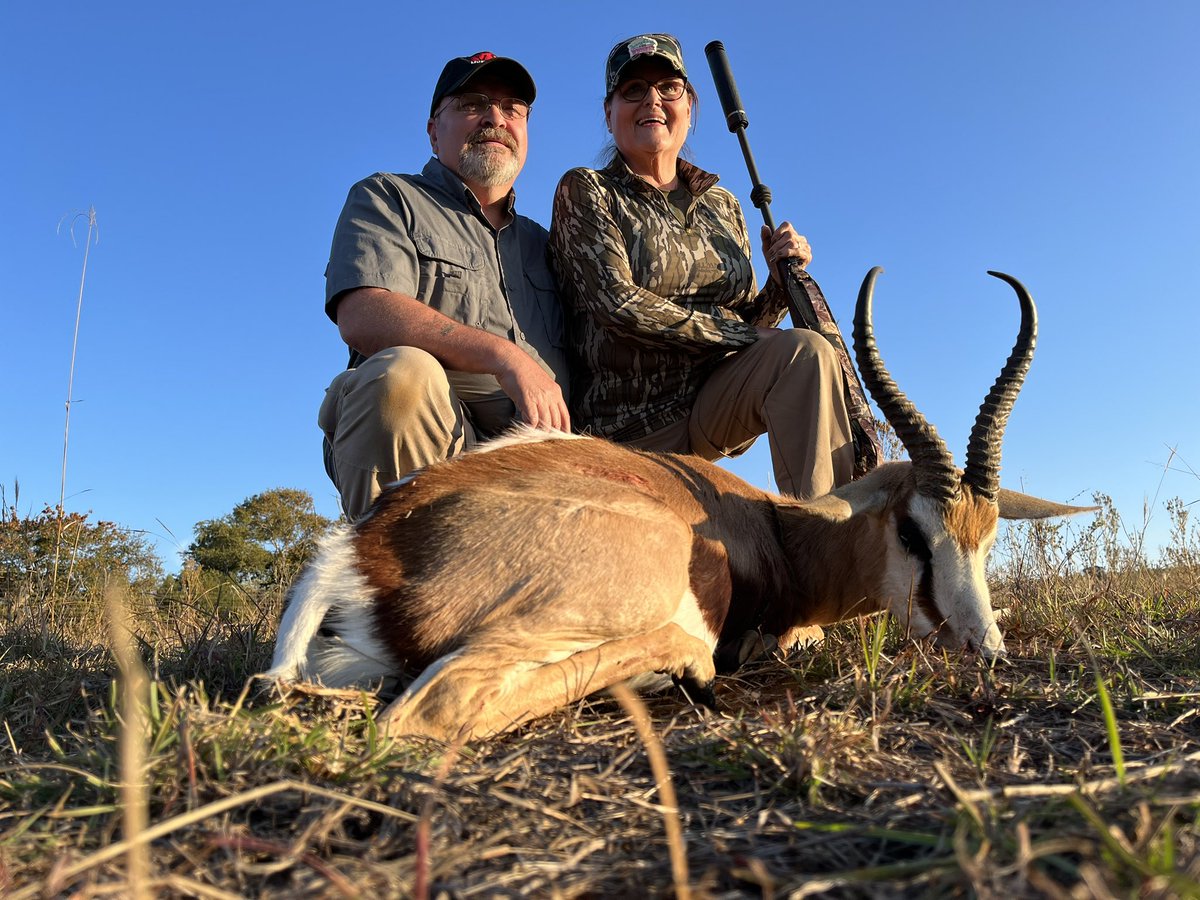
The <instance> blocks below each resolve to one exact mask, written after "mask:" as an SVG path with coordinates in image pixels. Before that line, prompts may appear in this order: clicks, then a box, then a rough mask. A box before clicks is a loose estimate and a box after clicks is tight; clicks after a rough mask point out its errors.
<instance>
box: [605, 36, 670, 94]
mask: <svg viewBox="0 0 1200 900" xmlns="http://www.w3.org/2000/svg"><path fill="white" fill-rule="evenodd" d="M639 59H661V60H663V61H664V62H666V63H667V64H668V65H669V66H670V67H671V68H672V69H674V70H675V71H676V72H677V73H678V74H679V75H682V76H683V77H684V78H687V69H685V68H684V67H683V48H682V47H680V46H679V41H677V40H676V39H675V38H674V37H672V36H671V35H669V34H639V35H638V36H637V37H632V38H627V39H626V40H623V41H621V43H619V44H617V46H615V47H613V48H612V52H610V53H609V54H608V64H607V65H606V66H605V67H604V96H606V97H607V96H608V95H609V94H611V93H612V92H613V91H614V90H615V89H616V87H617V84H618V83H619V82H620V80H621V70H622V69H624V68H625V67H626V66H627V65H629V64H630V63H631V62H634V61H635V60H639Z"/></svg>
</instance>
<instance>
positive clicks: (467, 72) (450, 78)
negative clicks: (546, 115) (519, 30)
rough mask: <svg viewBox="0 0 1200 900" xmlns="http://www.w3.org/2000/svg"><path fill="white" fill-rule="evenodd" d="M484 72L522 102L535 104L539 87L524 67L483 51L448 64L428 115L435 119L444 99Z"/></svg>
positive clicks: (461, 57)
mask: <svg viewBox="0 0 1200 900" xmlns="http://www.w3.org/2000/svg"><path fill="white" fill-rule="evenodd" d="M484 70H487V73H488V75H491V76H494V77H496V78H500V79H502V80H504V81H506V82H507V83H508V85H509V86H510V87H511V88H512V89H513V92H514V93H516V95H517V97H518V98H519V99H521V100H524V101H525V102H526V103H533V98H534V97H535V96H537V88H535V87H534V85H533V78H532V77H530V75H529V73H528V72H527V71H525V67H524V66H523V65H521V64H520V63H519V62H517V61H516V60H515V59H509V58H508V57H507V56H497V55H496V54H495V53H489V52H488V51H486V50H484V51H481V52H479V53H476V54H475V55H474V56H456V57H455V58H454V59H452V60H450V62H448V63H446V67H445V68H444V69H442V74H441V77H439V78H438V81H437V86H436V87H435V88H434V89H433V102H432V103H430V104H429V115H430V116H432V115H433V114H434V113H435V112H436V111H437V105H438V103H440V102H441V100H442V98H443V97H445V96H447V95H448V94H453V93H454V92H455V91H457V90H458V89H459V88H461V87H462V86H463V85H465V84H466V83H467V82H468V81H470V80H471V79H472V78H475V77H476V76H478V75H482V74H483V72H484Z"/></svg>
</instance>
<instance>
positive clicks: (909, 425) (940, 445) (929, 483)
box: [854, 266, 959, 502]
mask: <svg viewBox="0 0 1200 900" xmlns="http://www.w3.org/2000/svg"><path fill="white" fill-rule="evenodd" d="M882 271H883V269H882V268H880V267H879V266H875V267H874V268H873V269H871V271H870V272H868V273H867V277H866V278H864V279H863V283H862V288H861V289H860V290H859V292H858V304H857V306H856V307H855V309H854V357H855V359H857V360H858V369H859V371H860V372H861V373H862V377H863V382H864V383H865V384H866V386H867V390H869V391H870V392H871V396H872V397H873V398H874V400H875V402H876V403H877V404H878V405H879V410H880V412H882V413H883V415H884V418H886V419H887V420H888V422H889V423H890V424H891V426H892V428H894V429H895V431H896V436H897V437H898V438H900V442H901V443H902V444H903V445H904V449H905V450H907V451H908V456H909V458H910V459H911V460H912V462H913V470H914V472H915V474H916V478H917V485H918V487H919V488H920V490H921V492H922V493H923V494H926V495H927V496H931V497H933V498H935V499H938V500H941V501H943V502H948V501H950V500H953V499H954V498H955V497H957V496H958V494H959V478H958V471H957V470H956V469H955V468H954V457H952V456H951V455H950V451H949V450H948V449H947V448H946V443H945V441H943V440H942V439H941V438H940V437H939V436H938V433H937V429H935V428H934V427H933V426H932V425H930V424H929V423H928V422H927V421H925V417H924V416H923V415H921V413H920V412H919V411H918V410H917V408H916V407H915V406H914V405H913V404H912V403H911V402H910V401H909V399H908V398H907V397H906V396H904V393H903V392H902V391H901V390H900V388H899V387H897V386H896V382H895V381H893V380H892V376H891V375H889V374H888V371H887V369H886V368H884V365H883V360H882V359H880V356H879V348H878V346H876V344H875V327H874V326H873V325H872V324H871V302H872V298H873V296H874V294H875V279H876V278H877V277H878V276H879V274H880V273H881V272H882Z"/></svg>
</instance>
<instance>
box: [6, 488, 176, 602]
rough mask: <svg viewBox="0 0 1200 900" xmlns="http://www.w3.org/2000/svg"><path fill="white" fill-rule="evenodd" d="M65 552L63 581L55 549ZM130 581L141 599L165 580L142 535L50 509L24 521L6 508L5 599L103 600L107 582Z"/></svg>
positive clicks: (158, 561) (155, 557) (25, 518)
mask: <svg viewBox="0 0 1200 900" xmlns="http://www.w3.org/2000/svg"><path fill="white" fill-rule="evenodd" d="M60 525H61V539H62V549H61V558H60V561H59V566H58V574H57V578H55V577H54V573H53V568H54V547H55V541H56V540H57V539H58V536H59V534H60ZM114 576H118V577H120V578H122V579H124V580H125V581H126V582H127V583H128V584H129V585H130V587H131V588H133V589H134V591H135V592H136V593H146V594H148V593H150V592H151V591H153V589H154V588H155V587H156V586H157V585H158V582H159V581H160V580H161V578H162V562H161V560H159V558H158V556H156V555H155V553H154V551H153V550H152V549H151V547H150V544H149V542H148V541H147V540H146V538H145V537H144V536H142V535H141V534H139V533H137V532H133V531H130V530H128V529H126V528H122V527H120V526H119V525H117V524H116V523H114V522H92V521H89V519H88V514H86V513H68V512H62V511H60V510H59V509H58V508H57V507H52V506H47V507H46V508H45V509H43V510H42V511H41V512H40V513H38V514H37V515H33V516H22V515H20V514H19V513H18V512H17V509H16V507H15V506H3V507H0V598H3V599H7V600H9V601H15V600H16V599H18V598H22V597H24V598H30V597H34V598H47V597H49V596H50V594H51V587H52V585H53V594H54V597H53V599H55V600H94V599H98V598H99V597H100V596H101V594H102V592H103V589H104V585H105V583H106V581H108V580H110V579H111V578H113V577H114Z"/></svg>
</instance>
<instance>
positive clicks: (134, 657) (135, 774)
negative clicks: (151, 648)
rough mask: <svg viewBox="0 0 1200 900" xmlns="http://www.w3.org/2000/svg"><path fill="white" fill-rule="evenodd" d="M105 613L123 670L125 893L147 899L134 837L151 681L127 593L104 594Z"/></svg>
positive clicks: (142, 826)
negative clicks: (136, 637)
mask: <svg viewBox="0 0 1200 900" xmlns="http://www.w3.org/2000/svg"><path fill="white" fill-rule="evenodd" d="M104 600H105V606H106V608H107V613H108V627H109V634H110V636H111V640H112V648H113V656H114V657H116V660H117V667H118V668H119V669H120V671H121V681H122V689H121V718H122V720H123V723H122V726H121V734H120V745H121V750H120V759H121V763H120V765H121V805H122V807H123V808H124V809H123V816H124V837H125V841H126V842H127V843H128V844H129V852H128V853H127V855H126V859H127V861H128V862H127V868H126V877H127V879H128V887H129V895H130V896H131V897H133V898H134V900H146V898H149V897H150V896H151V891H150V889H149V887H148V883H149V881H150V850H149V847H148V845H147V844H146V843H145V842H139V841H138V837H139V836H140V835H141V834H142V833H143V832H144V831H145V830H146V828H147V827H148V825H149V823H150V812H149V799H148V788H147V786H146V737H147V732H148V730H149V726H150V722H149V716H148V709H147V707H148V705H149V703H150V677H149V675H147V674H146V668H145V666H143V665H142V661H141V658H140V657H139V656H138V652H137V648H136V646H135V645H134V640H133V634H132V633H131V629H130V622H129V613H128V610H127V609H126V602H125V601H126V598H125V591H124V590H123V589H122V588H119V587H117V586H116V585H115V584H110V585H109V586H108V587H107V588H106V589H105V591H104Z"/></svg>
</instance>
